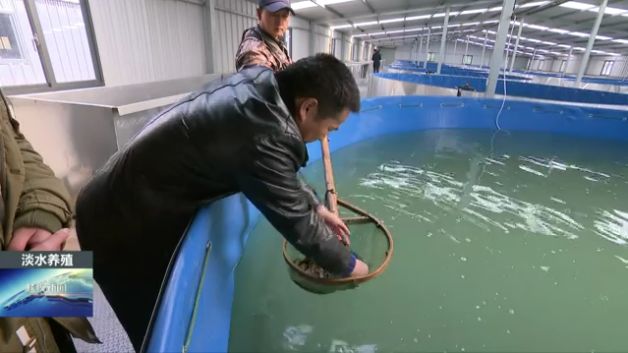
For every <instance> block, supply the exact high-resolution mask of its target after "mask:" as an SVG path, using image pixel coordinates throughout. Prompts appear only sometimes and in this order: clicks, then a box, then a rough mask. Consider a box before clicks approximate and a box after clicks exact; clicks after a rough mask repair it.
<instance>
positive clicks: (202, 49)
mask: <svg viewBox="0 0 628 353" xmlns="http://www.w3.org/2000/svg"><path fill="white" fill-rule="evenodd" d="M207 1H208V2H207V4H208V5H213V12H210V11H207V8H205V7H204V6H203V5H201V4H200V3H202V2H201V1H199V4H195V3H194V1H191V2H187V1H181V0H89V5H90V11H91V13H92V21H93V23H94V31H95V33H96V41H97V45H98V50H99V54H100V61H101V64H102V69H103V76H104V79H105V84H106V85H107V86H114V85H122V84H130V83H139V82H147V81H155V80H165V79H172V78H179V77H187V76H196V75H202V74H204V73H206V72H207V71H208V70H210V69H213V71H214V72H224V73H228V72H233V71H234V70H235V53H236V51H237V48H238V45H239V44H240V40H241V38H242V33H243V32H244V30H245V29H247V28H249V27H251V26H254V25H255V24H256V23H257V13H256V9H257V5H256V3H255V2H252V1H247V0H207ZM210 13H213V19H214V21H215V23H214V24H213V25H212V28H213V30H212V32H213V33H212V34H211V36H212V41H209V42H211V43H212V45H211V46H212V48H208V43H209V42H208V40H207V38H206V35H207V33H205V32H206V31H207V30H206V28H209V26H207V24H208V23H209V21H210V20H211V18H212V16H211V14H210ZM290 27H291V28H292V58H293V59H294V60H298V59H300V58H303V57H305V56H308V55H311V54H313V53H318V52H324V53H327V52H329V48H330V37H329V35H330V33H329V28H328V27H326V26H320V25H312V24H311V23H310V21H308V20H305V19H302V18H299V17H293V18H292V19H291V24H290ZM340 42H342V41H339V43H337V45H338V46H339V47H337V49H336V55H337V56H339V57H342V56H343V51H342V49H341V48H342V46H343V45H342V43H340ZM209 55H211V57H208V56H209ZM348 55H349V51H348V50H347V51H346V52H345V53H344V56H345V57H346V56H348Z"/></svg>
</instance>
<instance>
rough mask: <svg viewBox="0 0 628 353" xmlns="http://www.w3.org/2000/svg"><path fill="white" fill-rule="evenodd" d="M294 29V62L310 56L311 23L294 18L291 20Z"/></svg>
mask: <svg viewBox="0 0 628 353" xmlns="http://www.w3.org/2000/svg"><path fill="white" fill-rule="evenodd" d="M290 27H292V59H293V60H294V61H296V60H299V59H301V58H304V57H306V56H308V55H310V22H309V21H307V20H305V19H303V18H300V17H293V18H292V19H291V20H290Z"/></svg>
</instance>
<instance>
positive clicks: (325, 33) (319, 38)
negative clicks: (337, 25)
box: [310, 25, 331, 54]
mask: <svg viewBox="0 0 628 353" xmlns="http://www.w3.org/2000/svg"><path fill="white" fill-rule="evenodd" d="M329 34H330V33H329V27H326V26H321V25H313V30H311V31H310V35H313V36H314V41H313V45H314V46H313V49H314V50H313V51H312V53H311V54H316V53H329V48H330V46H329V45H330V44H329V43H330V40H331V38H330V36H329Z"/></svg>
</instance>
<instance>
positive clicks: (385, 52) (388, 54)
mask: <svg viewBox="0 0 628 353" xmlns="http://www.w3.org/2000/svg"><path fill="white" fill-rule="evenodd" d="M379 51H380V54H381V55H382V61H383V63H382V64H383V65H390V64H392V63H393V62H394V61H395V49H393V48H380V49H379Z"/></svg>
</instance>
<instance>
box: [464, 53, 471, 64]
mask: <svg viewBox="0 0 628 353" xmlns="http://www.w3.org/2000/svg"><path fill="white" fill-rule="evenodd" d="M471 63H473V55H464V56H463V57H462V64H463V65H471Z"/></svg>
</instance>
